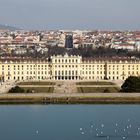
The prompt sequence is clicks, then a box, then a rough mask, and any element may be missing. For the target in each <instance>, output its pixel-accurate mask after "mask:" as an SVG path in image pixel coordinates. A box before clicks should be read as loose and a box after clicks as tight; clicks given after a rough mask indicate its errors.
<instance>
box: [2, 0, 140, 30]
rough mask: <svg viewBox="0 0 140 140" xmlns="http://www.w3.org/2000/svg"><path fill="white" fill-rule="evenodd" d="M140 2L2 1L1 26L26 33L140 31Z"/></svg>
mask: <svg viewBox="0 0 140 140" xmlns="http://www.w3.org/2000/svg"><path fill="white" fill-rule="evenodd" d="M139 7H140V0H0V23H1V24H8V25H13V26H17V27H21V28H24V29H114V30H115V29H134V30H135V29H140V8H139Z"/></svg>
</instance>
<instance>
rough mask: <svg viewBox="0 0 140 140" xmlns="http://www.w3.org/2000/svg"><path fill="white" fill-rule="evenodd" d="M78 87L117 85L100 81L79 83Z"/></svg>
mask: <svg viewBox="0 0 140 140" xmlns="http://www.w3.org/2000/svg"><path fill="white" fill-rule="evenodd" d="M76 84H77V85H115V84H114V83H111V82H102V81H101V82H100V81H98V82H97V81H91V82H78V83H76Z"/></svg>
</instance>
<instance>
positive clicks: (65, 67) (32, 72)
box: [0, 54, 140, 81]
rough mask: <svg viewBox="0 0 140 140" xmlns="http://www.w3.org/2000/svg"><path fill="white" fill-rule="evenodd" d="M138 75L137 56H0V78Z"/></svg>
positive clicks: (123, 76) (123, 77)
mask: <svg viewBox="0 0 140 140" xmlns="http://www.w3.org/2000/svg"><path fill="white" fill-rule="evenodd" d="M128 76H140V60H135V59H126V58H125V59H122V58H121V59H119V58H112V59H109V58H82V57H81V56H68V55H67V54H66V55H64V56H62V55H58V56H52V57H50V58H46V59H37V58H36V59H33V58H20V59H19V58H1V59H0V80H1V81H5V80H96V81H97V80H104V79H108V80H125V79H126V78H127V77H128Z"/></svg>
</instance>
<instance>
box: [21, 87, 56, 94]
mask: <svg viewBox="0 0 140 140" xmlns="http://www.w3.org/2000/svg"><path fill="white" fill-rule="evenodd" d="M22 88H23V89H24V90H25V91H27V90H31V91H33V93H53V91H54V87H22Z"/></svg>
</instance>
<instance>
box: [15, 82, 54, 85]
mask: <svg viewBox="0 0 140 140" xmlns="http://www.w3.org/2000/svg"><path fill="white" fill-rule="evenodd" d="M17 85H54V83H53V82H20V83H18V84H17Z"/></svg>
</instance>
